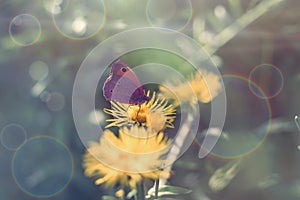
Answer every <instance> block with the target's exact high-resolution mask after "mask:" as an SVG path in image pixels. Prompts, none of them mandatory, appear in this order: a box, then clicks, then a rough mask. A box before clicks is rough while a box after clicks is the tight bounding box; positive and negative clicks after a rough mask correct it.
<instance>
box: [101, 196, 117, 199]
mask: <svg viewBox="0 0 300 200" xmlns="http://www.w3.org/2000/svg"><path fill="white" fill-rule="evenodd" d="M102 200H118V199H117V198H116V197H114V196H109V195H104V196H102Z"/></svg>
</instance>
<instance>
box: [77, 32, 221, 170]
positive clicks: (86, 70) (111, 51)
mask: <svg viewBox="0 0 300 200" xmlns="http://www.w3.org/2000/svg"><path fill="white" fill-rule="evenodd" d="M170 32H172V34H170ZM145 38H151V40H145ZM142 49H156V50H161V51H166V52H169V53H172V54H174V55H177V56H180V57H181V58H183V59H185V60H186V61H187V62H189V63H190V64H191V66H193V67H194V68H195V70H197V71H198V70H205V71H209V72H211V73H214V74H215V75H216V76H217V77H218V80H220V85H221V93H220V94H219V96H218V98H217V100H214V101H212V102H211V113H212V114H211V121H210V123H209V126H214V127H219V128H220V129H222V128H223V125H224V121H225V116H226V95H225V92H224V89H223V88H224V87H223V82H222V78H221V75H220V73H219V71H218V69H217V67H216V66H215V65H214V63H213V62H212V61H211V58H210V56H209V54H207V52H206V51H205V50H204V49H203V48H202V47H201V46H199V44H198V43H197V42H196V41H194V40H193V39H192V38H190V37H188V36H187V35H185V34H182V33H180V32H177V31H174V30H170V29H161V28H153V27H150V28H138V29H131V30H128V31H124V32H121V33H118V34H116V35H114V36H112V37H110V38H108V39H107V40H105V41H103V42H102V43H100V44H99V45H98V46H96V47H95V48H94V49H93V50H92V51H91V53H90V54H89V55H88V56H87V58H86V59H85V60H84V61H83V63H82V64H81V66H80V68H79V70H78V72H77V74H76V78H75V82H74V87H73V94H72V111H73V119H74V123H75V126H76V130H77V133H78V135H79V138H80V139H81V141H82V143H83V144H84V146H85V147H86V148H87V149H88V147H89V144H90V142H91V141H99V137H101V136H102V135H103V129H102V127H101V126H100V125H99V124H94V125H93V124H91V123H88V119H89V116H90V114H91V113H92V112H93V111H95V108H96V106H95V94H96V93H97V89H99V88H98V87H97V86H98V84H99V80H100V78H101V77H102V76H103V74H104V73H105V71H106V68H107V67H108V66H110V65H111V63H113V62H114V61H115V60H116V59H119V58H120V57H121V56H123V55H125V54H127V53H129V52H133V51H138V50H142ZM187 49H188V51H187ZM145 68H146V67H143V69H145ZM170 68H172V67H170ZM164 69H166V68H161V70H164ZM173 70H175V69H173ZM137 71H138V70H137ZM137 71H136V73H137V74H138V72H137ZM142 71H144V70H142ZM154 71H155V72H156V73H157V74H159V75H164V77H167V75H168V74H164V73H163V72H161V71H160V70H159V69H157V70H154ZM141 74H142V72H141V73H140V74H139V76H145V75H146V74H147V73H146V74H145V73H144V75H141ZM151 77H152V79H151V80H149V78H151ZM156 77H158V76H155V75H153V76H150V77H147V75H146V77H144V78H142V79H141V80H140V81H141V83H142V85H143V84H147V83H148V82H145V81H147V79H146V78H148V81H149V82H151V83H154V84H160V83H161V82H159V81H157V80H156ZM204 81H205V83H206V86H207V88H208V89H209V91H213V89H214V88H215V85H214V84H213V83H211V82H210V81H209V80H205V77H204ZM197 106H198V104H197V105H196V107H197ZM102 107H104V106H102ZM186 108H188V109H184V112H185V113H184V114H183V112H181V115H182V119H183V120H184V121H183V122H182V123H180V124H179V127H178V132H177V134H176V136H175V137H174V139H173V143H172V145H171V150H170V152H172V150H173V152H176V155H175V156H173V157H171V156H170V157H168V158H167V160H166V165H165V166H169V165H171V164H172V163H173V162H175V161H176V160H177V159H178V158H179V157H180V156H181V155H182V154H183V153H184V152H185V151H186V150H187V149H188V147H189V146H190V145H191V144H192V142H193V140H194V138H195V133H197V130H198V126H199V120H200V112H193V109H192V107H191V105H188V106H186ZM196 110H197V109H196ZM182 111H183V110H182ZM182 138H185V139H182ZM216 142H217V140H215V143H216ZM179 143H180V148H179V147H178V145H179ZM213 145H214V144H212V146H211V148H212V147H213ZM90 153H91V154H92V155H93V156H94V157H95V158H97V159H99V157H98V156H97V155H94V154H95V153H94V152H91V151H90ZM140 156H143V155H140ZM204 156H205V155H204ZM169 158H170V159H169ZM99 161H100V162H102V163H105V164H107V165H110V164H111V163H109V162H108V161H107V160H101V159H99ZM111 167H113V168H116V167H117V166H111ZM117 170H121V171H122V170H124V169H119V168H117ZM139 172H140V171H139Z"/></svg>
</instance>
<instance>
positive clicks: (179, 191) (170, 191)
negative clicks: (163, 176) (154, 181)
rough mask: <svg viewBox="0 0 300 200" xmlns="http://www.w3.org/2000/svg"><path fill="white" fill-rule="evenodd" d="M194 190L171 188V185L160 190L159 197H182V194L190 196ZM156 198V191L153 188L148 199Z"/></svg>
mask: <svg viewBox="0 0 300 200" xmlns="http://www.w3.org/2000/svg"><path fill="white" fill-rule="evenodd" d="M191 192H192V190H189V189H186V188H183V187H178V186H171V185H164V186H162V187H160V188H159V189H158V196H159V197H162V196H167V195H182V194H188V193H191ZM154 196H155V189H154V188H151V189H150V190H149V191H148V197H149V198H151V197H154Z"/></svg>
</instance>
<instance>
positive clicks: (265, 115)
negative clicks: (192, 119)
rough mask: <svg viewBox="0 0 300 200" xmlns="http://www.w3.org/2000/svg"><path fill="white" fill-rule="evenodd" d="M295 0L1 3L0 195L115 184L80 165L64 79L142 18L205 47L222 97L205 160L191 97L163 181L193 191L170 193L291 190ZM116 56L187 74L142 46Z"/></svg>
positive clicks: (222, 195) (299, 77) (236, 195)
mask: <svg viewBox="0 0 300 200" xmlns="http://www.w3.org/2000/svg"><path fill="white" fill-rule="evenodd" d="M299 8H300V2H299V1H297V0H223V1H219V0H191V1H187V0H164V1H159V0H148V1H146V0H127V1H122V0H114V1H108V0H105V1H104V0H103V1H101V0H86V1H81V0H38V1H37V0H27V1H17V0H12V1H0V9H1V12H0V95H1V97H0V98H1V99H0V101H1V104H0V130H1V135H0V136H1V137H0V139H1V140H0V141H1V143H0V199H3V200H13V199H22V200H29V199H41V198H43V199H49V200H50V199H51V200H52V199H72V200H77V199H101V196H102V195H104V194H113V193H112V190H110V189H105V188H103V187H97V186H95V185H94V183H93V180H92V179H89V178H86V177H84V175H83V169H82V155H83V153H84V152H85V147H84V146H83V145H82V143H81V141H80V139H79V137H78V135H77V132H76V129H75V126H74V122H73V116H72V107H71V105H72V88H73V82H74V79H75V76H76V72H77V70H78V69H79V67H80V65H81V63H82V62H83V60H84V59H85V57H86V56H87V55H88V54H89V53H90V52H91V50H92V49H93V48H95V47H96V46H97V45H98V44H99V43H101V41H104V40H105V39H107V38H109V37H111V36H112V35H114V34H116V33H119V32H122V31H124V30H129V29H132V28H138V27H149V26H158V27H164V28H170V29H174V30H177V31H180V32H182V33H184V34H186V35H188V36H189V37H191V38H193V39H194V40H195V41H197V42H198V43H199V45H201V46H203V47H204V48H205V49H206V51H207V52H208V53H209V54H210V55H211V57H212V60H213V61H214V62H215V64H216V66H217V67H218V68H219V71H220V72H221V74H222V75H223V81H224V84H225V89H226V95H227V117H226V122H225V126H224V130H223V131H224V132H223V133H222V136H221V139H220V140H219V141H218V143H217V145H216V146H215V148H214V149H213V151H212V152H211V154H210V155H209V156H207V157H206V158H204V159H199V158H198V152H199V148H200V143H201V140H202V138H201V134H200V132H201V131H202V130H205V128H207V126H208V123H209V119H210V113H209V108H210V104H205V105H201V109H202V110H201V112H202V113H201V119H202V121H201V123H200V129H201V130H199V134H197V136H196V139H195V141H194V143H193V144H192V145H191V146H190V148H189V149H188V151H187V152H186V153H185V154H184V155H183V156H182V157H181V158H180V159H179V160H178V161H177V162H176V163H175V165H174V166H173V171H174V175H173V176H172V178H171V179H170V180H169V181H170V184H172V185H176V186H182V187H185V188H189V189H191V190H192V191H193V192H192V193H190V194H188V195H185V196H182V197H180V198H178V197H177V198H178V199H191V200H200V199H201V200H204V199H205V200H210V199H211V200H218V199H222V200H226V199H228V200H229V199H230V200H235V199H237V200H239V199H243V200H247V199H249V200H250V199H272V200H275V199H278V200H279V199H290V200H292V199H300V172H299V167H300V159H299V156H300V152H299V149H298V145H299V144H300V141H299V136H298V135H299V130H298V129H297V127H296V124H295V123H294V117H295V115H297V114H299V113H300V106H299V105H300V103H299V99H300V93H299V84H300V69H299V66H298V65H299V63H300V60H299V59H300V55H299V53H300V28H299V27H300V20H299V14H298V13H299ZM146 39H147V38H145V40H146ZM124 60H126V61H127V62H128V63H129V64H131V65H132V66H135V65H137V64H140V63H146V62H154V61H155V62H160V63H164V64H168V65H169V66H174V67H177V68H178V69H180V70H182V73H183V74H184V75H186V76H187V77H188V76H189V75H190V73H191V72H190V71H189V70H186V69H185V66H181V64H182V63H183V61H182V60H180V59H178V58H176V57H174V55H171V54H168V53H165V54H162V53H157V52H152V51H147V50H144V51H141V52H136V53H135V54H130V55H128V56H127V57H126V55H124ZM87 90H88V88H87ZM97 95H98V96H99V98H102V97H101V91H99V94H97ZM99 101H100V100H99ZM94 114H96V115H94ZM94 114H93V115H91V117H90V118H89V119H87V121H88V123H91V124H95V123H97V120H99V121H103V120H105V117H107V116H106V115H105V114H104V113H103V112H102V110H100V109H99V110H97V111H96V112H95V113H94ZM95 116H97V117H96V118H95ZM85 120H86V119H85ZM103 124H105V122H103ZM211 132H212V135H213V131H211Z"/></svg>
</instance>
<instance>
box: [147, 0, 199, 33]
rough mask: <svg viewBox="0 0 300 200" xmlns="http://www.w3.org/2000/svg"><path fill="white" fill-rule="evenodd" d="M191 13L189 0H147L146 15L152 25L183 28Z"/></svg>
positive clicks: (178, 29)
mask: <svg viewBox="0 0 300 200" xmlns="http://www.w3.org/2000/svg"><path fill="white" fill-rule="evenodd" d="M192 15H193V8H192V3H191V1H190V0H164V1H160V0H149V1H148V2H147V6H146V17H147V20H148V22H149V24H150V25H151V26H153V27H161V28H168V29H173V30H177V31H181V30H183V29H184V28H185V27H186V26H187V24H188V23H189V22H190V20H191V18H192Z"/></svg>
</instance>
